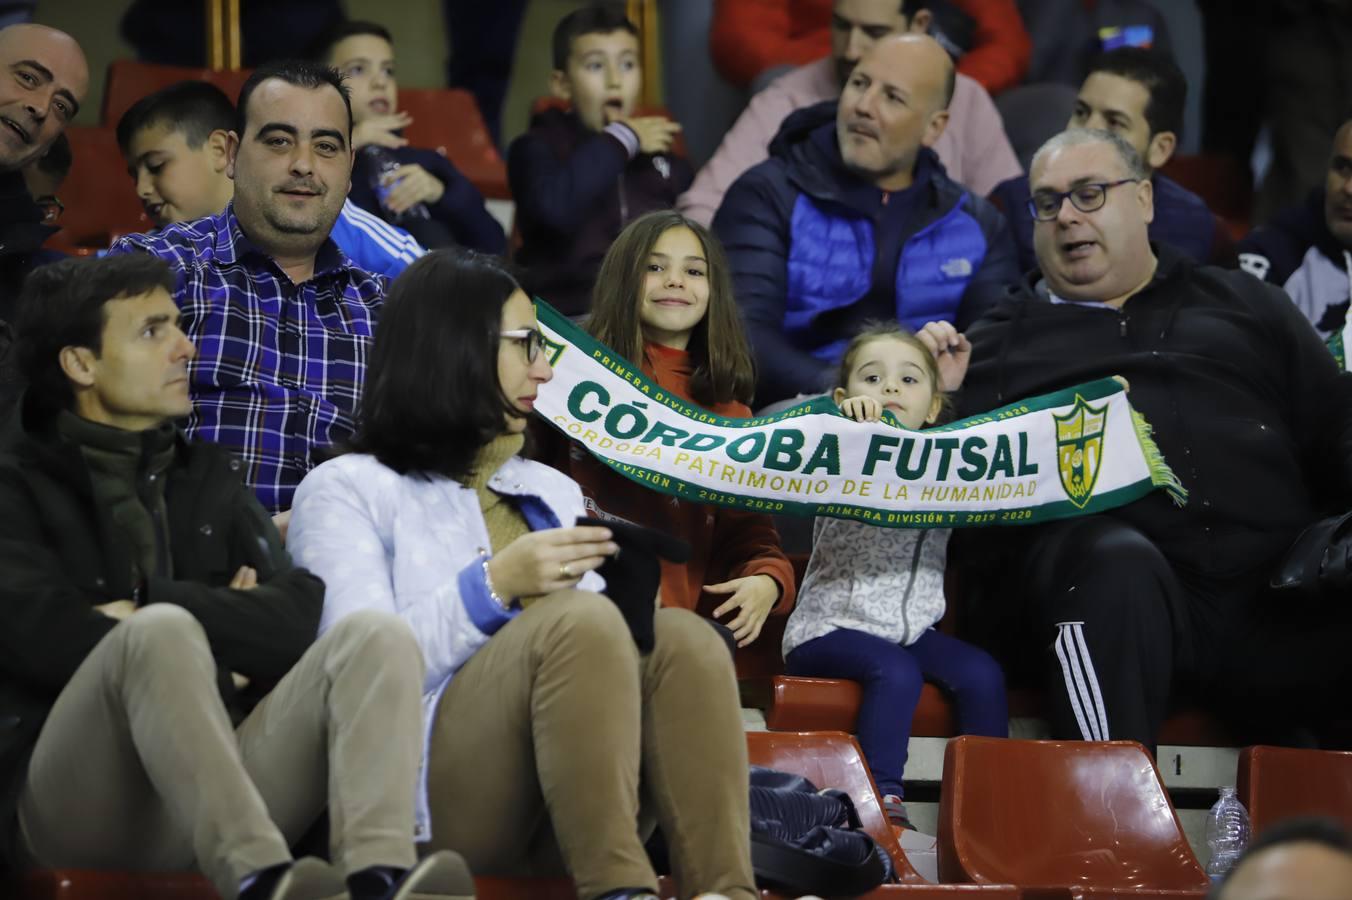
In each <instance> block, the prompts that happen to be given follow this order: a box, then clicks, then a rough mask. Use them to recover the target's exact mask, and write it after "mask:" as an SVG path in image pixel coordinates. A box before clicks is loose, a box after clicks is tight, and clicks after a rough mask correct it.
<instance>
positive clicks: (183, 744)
mask: <svg viewBox="0 0 1352 900" xmlns="http://www.w3.org/2000/svg"><path fill="white" fill-rule="evenodd" d="M422 677H423V670H422V655H421V653H419V651H418V646H417V643H416V642H415V640H414V638H413V634H412V632H411V631H410V630H409V628H408V626H407V625H406V624H404V622H403V621H402V620H401V619H399V618H398V617H396V616H394V615H391V614H387V613H380V612H370V611H368V612H361V613H358V614H355V615H352V616H350V617H348V618H346V619H344V620H343V621H342V622H340V623H338V624H337V625H336V626H334V627H333V629H332V630H330V631H329V632H328V633H326V634H325V635H324V636H323V637H321V638H320V639H319V640H318V641H316V642H315V644H314V645H313V646H312V647H310V649H309V650H308V651H307V652H306V653H305V655H304V656H302V657H301V659H300V661H299V662H298V663H297V664H296V665H295V667H294V668H293V669H292V670H291V671H290V672H289V673H288V674H287V675H286V677H284V678H283V679H282V680H281V681H280V682H279V683H278V684H277V687H276V688H275V689H274V690H273V691H272V692H271V693H270V694H268V696H267V697H266V698H265V699H264V700H263V701H262V702H261V703H260V704H259V705H258V706H257V707H256V708H255V709H254V711H253V712H252V713H251V714H250V715H249V717H248V718H247V719H246V720H245V721H244V722H243V723H242V724H241V725H240V727H239V729H238V730H237V731H236V730H234V729H233V728H232V726H231V723H230V719H229V717H228V715H227V713H226V710H225V707H224V705H223V704H222V702H221V698H220V694H219V692H218V690H217V687H216V663H215V661H214V660H213V659H212V655H211V649H210V647H209V646H208V644H207V638H206V634H205V633H204V632H203V630H202V627H201V626H200V625H199V624H198V622H197V620H196V619H195V618H193V616H192V615H191V614H190V613H188V612H187V611H186V610H184V609H182V608H180V607H176V606H170V605H167V604H166V605H156V606H149V607H146V608H144V609H141V610H138V611H137V612H136V613H134V614H133V615H132V616H130V617H129V618H127V619H126V620H124V621H123V622H121V623H120V624H119V625H118V626H117V627H116V628H114V629H113V630H112V631H111V632H109V633H108V635H107V636H106V637H105V638H104V639H103V640H102V641H100V642H99V644H98V646H96V647H95V648H94V650H93V652H91V653H90V654H89V657H88V658H87V659H85V661H84V663H83V664H82V665H81V666H80V668H79V669H78V670H76V672H75V675H74V676H73V677H72V678H71V680H70V683H69V684H67V685H66V687H65V689H64V690H63V691H62V692H61V695H60V697H59V698H58V699H57V701H56V704H55V706H54V707H53V708H52V712H51V715H50V717H49V718H48V719H47V722H46V724H45V725H44V726H43V729H42V733H41V735H40V736H39V738H38V743H37V747H36V749H35V752H34V754H33V759H32V762H31V763H30V765H29V769H28V780H27V783H26V784H25V786H24V788H23V792H22V794H21V796H20V800H19V824H20V827H21V828H22V831H23V835H24V840H25V842H26V844H27V850H28V855H29V856H30V857H31V858H32V860H33V861H34V863H36V864H40V865H45V866H61V867H75V868H94V869H98V868H117V869H139V870H164V871H168V870H179V869H190V868H194V867H196V868H198V869H200V870H201V871H202V872H203V874H205V875H206V876H207V878H208V879H210V881H211V882H212V884H214V885H215V886H216V889H217V890H218V891H219V892H220V893H221V894H222V896H224V897H227V898H231V897H234V896H235V895H236V894H237V893H238V890H239V883H240V881H241V880H242V879H243V878H244V877H245V876H246V875H248V874H250V873H251V872H256V871H258V870H259V869H263V868H266V867H268V866H272V865H276V864H279V863H284V862H287V861H288V860H290V858H291V855H290V852H289V850H288V847H289V846H290V844H291V843H292V842H294V841H296V840H297V839H299V838H300V837H301V835H303V834H304V833H305V831H306V830H307V829H308V828H309V827H310V826H311V825H313V824H314V822H315V820H316V819H317V818H318V817H319V815H320V813H322V812H323V811H324V809H325V807H326V806H327V807H328V809H329V813H330V817H331V824H332V829H331V833H332V843H333V854H334V855H333V859H334V860H335V861H336V862H341V863H342V865H343V866H344V868H345V869H346V871H347V872H349V873H350V872H355V871H358V870H360V869H364V868H366V867H368V866H373V865H385V866H399V867H409V866H412V865H413V863H414V860H415V854H414V845H413V825H414V811H413V806H414V797H415V794H414V784H415V778H416V774H417V768H418V759H419V754H420V751H421V744H422V739H421V732H422V725H421V703H420V700H419V695H420V693H421V690H422Z"/></svg>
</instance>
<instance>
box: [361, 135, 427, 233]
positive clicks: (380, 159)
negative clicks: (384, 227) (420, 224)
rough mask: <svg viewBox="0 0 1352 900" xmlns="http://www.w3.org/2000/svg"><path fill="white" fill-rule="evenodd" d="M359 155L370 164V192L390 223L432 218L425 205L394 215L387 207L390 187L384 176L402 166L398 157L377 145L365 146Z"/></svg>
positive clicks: (416, 205)
mask: <svg viewBox="0 0 1352 900" xmlns="http://www.w3.org/2000/svg"><path fill="white" fill-rule="evenodd" d="M361 154H362V155H363V156H365V157H366V158H367V159H369V160H370V162H371V190H373V191H375V192H376V197H378V198H379V199H380V208H381V209H383V210H385V212H386V214H387V215H388V216H389V217H390V219H391V221H393V222H395V223H398V222H402V221H405V220H407V219H430V218H431V217H432V214H431V213H430V212H428V210H427V204H425V203H418V204H415V205H414V206H410V207H409V208H408V209H406V210H404V211H403V213H396V212H395V211H394V210H392V209H390V207H389V206H388V205H387V203H386V201H387V200H388V199H389V196H390V186H389V185H388V184H385V176H386V175H388V174H389V173H390V172H393V171H394V170H395V169H398V168H399V167H400V166H401V165H403V163H401V162H399V158H398V157H396V156H395V155H394V154H393V153H391V152H390V151H389V150H387V149H386V148H384V147H382V146H380V145H379V144H367V145H366V146H365V147H362V148H361Z"/></svg>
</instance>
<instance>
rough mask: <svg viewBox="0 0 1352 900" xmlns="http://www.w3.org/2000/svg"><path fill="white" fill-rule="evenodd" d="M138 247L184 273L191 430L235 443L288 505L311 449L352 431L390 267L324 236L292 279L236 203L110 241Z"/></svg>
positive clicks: (266, 486) (260, 479) (267, 490)
mask: <svg viewBox="0 0 1352 900" xmlns="http://www.w3.org/2000/svg"><path fill="white" fill-rule="evenodd" d="M137 250H141V251H144V252H146V253H150V254H151V255H153V256H158V257H159V258H160V259H163V260H165V261H166V262H168V263H169V264H170V265H171V266H173V268H174V269H175V271H176V272H177V273H178V275H179V285H178V288H177V289H176V291H175V295H174V300H175V302H176V303H178V306H179V310H180V311H181V312H182V315H183V325H182V327H183V331H184V332H185V333H186V334H187V335H188V337H189V338H190V339H191V340H192V342H193V343H194V344H196V345H197V357H196V358H195V359H194V360H193V361H192V363H190V365H189V377H190V379H191V388H192V401H193V411H192V415H191V416H190V417H189V418H188V422H187V425H186V430H187V433H188V435H189V436H190V437H192V438H195V439H199V440H206V441H212V442H214V443H218V444H223V445H225V446H226V447H229V448H230V449H231V450H233V451H234V452H235V453H236V454H237V455H238V456H239V457H240V459H242V460H243V461H244V463H245V469H246V480H247V481H248V483H249V485H250V486H251V487H252V488H253V489H254V491H255V492H256V493H257V494H258V499H259V501H260V502H262V504H263V505H264V506H265V507H267V508H268V509H269V510H270V511H272V512H274V513H275V512H279V511H281V510H285V509H289V508H290V507H291V497H292V495H293V494H294V493H295V491H296V486H297V485H298V484H300V480H301V478H303V477H304V476H305V473H306V472H308V471H310V469H311V468H312V467H313V466H314V465H315V460H314V453H315V451H316V450H318V449H320V448H322V447H326V446H328V445H329V444H332V443H334V442H335V441H340V440H343V439H344V438H346V437H348V436H349V435H350V434H351V433H352V429H353V426H354V420H355V415H356V411H357V400H358V398H359V397H360V396H361V388H362V383H363V381H364V380H365V376H366V353H367V350H368V348H369V346H370V343H371V337H372V334H373V333H374V331H375V325H376V318H377V316H378V315H379V313H380V307H381V305H382V303H383V302H384V298H385V288H386V285H387V281H386V279H385V278H384V276H381V275H373V274H371V273H370V272H366V271H364V270H362V269H358V268H357V267H355V266H354V265H353V264H352V262H351V261H350V260H349V259H348V258H347V257H346V256H344V255H343V252H342V251H341V250H339V249H338V247H337V245H335V244H334V243H333V241H331V240H327V241H325V242H324V245H323V246H322V247H321V248H320V249H319V253H318V254H317V256H316V258H315V274H314V277H312V278H311V279H310V280H309V281H306V282H304V283H302V284H299V285H297V284H293V283H292V282H291V280H290V279H289V278H288V277H287V276H286V274H285V273H283V272H282V270H281V268H280V267H279V266H278V265H277V264H276V263H275V262H274V261H273V260H272V259H271V258H270V257H268V256H267V255H266V254H264V253H263V252H262V251H261V250H259V249H258V248H257V247H255V246H254V245H253V244H252V243H251V242H250V241H249V239H248V238H246V237H245V236H244V233H243V232H242V231H240V227H239V221H238V220H237V219H236V218H235V210H234V205H233V204H231V205H230V206H227V207H226V208H225V211H224V212H222V213H221V214H220V215H216V216H208V217H206V218H204V219H197V220H196V221H192V222H179V223H176V224H173V225H168V226H166V227H164V228H162V229H160V230H159V231H156V232H154V233H152V234H131V235H127V236H125V237H123V238H120V239H118V241H117V242H116V243H114V244H113V246H112V248H111V249H110V250H109V252H110V253H130V252H133V251H137Z"/></svg>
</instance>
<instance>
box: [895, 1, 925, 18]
mask: <svg viewBox="0 0 1352 900" xmlns="http://www.w3.org/2000/svg"><path fill="white" fill-rule="evenodd" d="M922 9H929V0H901V14H902V15H903V16H905V17H906V18H907V20H910V19H914V18H915V14H916V13H918V12H920V10H922Z"/></svg>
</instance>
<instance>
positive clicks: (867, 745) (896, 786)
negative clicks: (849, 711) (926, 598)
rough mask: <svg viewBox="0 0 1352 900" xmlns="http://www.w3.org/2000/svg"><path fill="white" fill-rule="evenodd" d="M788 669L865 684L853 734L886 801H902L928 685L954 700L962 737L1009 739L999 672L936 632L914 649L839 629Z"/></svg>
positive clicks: (805, 649)
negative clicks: (890, 797)
mask: <svg viewBox="0 0 1352 900" xmlns="http://www.w3.org/2000/svg"><path fill="white" fill-rule="evenodd" d="M785 664H786V665H785V667H786V670H787V671H788V673H789V674H790V675H803V676H807V677H810V678H846V679H849V680H850V681H857V682H859V683H860V685H861V686H862V687H863V689H864V700H863V704H862V705H861V706H860V707H859V724H858V727H857V729H856V731H857V735H858V738H859V746H860V747H862V748H863V750H864V758H865V759H866V760H867V761H868V766H869V769H870V770H872V772H873V780H874V781H876V782H877V783H878V790H880V791H882V792H883V793H884V794H896V795H897V796H898V797H900V796H902V793H901V791H902V788H901V773H902V770H903V769H905V767H906V751H907V745H908V744H909V743H910V740H911V717H912V716H913V715H915V707H916V704H918V703H919V702H920V688H921V686H922V685H923V684H924V682H925V681H927V680H928V681H931V682H933V683H934V684H935V685H937V686H938V687H939V688H941V689H942V690H943V691H944V693H946V694H948V695H949V696H950V697H952V698H953V701H954V704H955V705H956V706H957V713H958V733H959V734H981V735H986V736H988V737H1008V736H1009V709H1008V702H1007V700H1006V698H1005V675H1004V672H1003V671H1002V670H1001V669H1000V664H999V663H997V662H996V661H995V660H994V659H993V658H991V656H989V655H988V654H987V653H986V652H985V651H984V650H980V649H978V648H976V647H973V646H972V645H971V644H968V643H964V642H963V641H960V640H958V639H957V638H955V637H950V636H949V635H946V634H943V633H942V632H939V631H935V630H934V629H933V628H931V629H929V630H928V631H926V632H925V633H924V634H922V635H921V636H920V639H919V640H917V641H916V642H915V643H914V644H911V645H910V646H909V647H903V646H901V645H900V644H894V643H892V642H891V641H886V640H883V639H882V638H880V637H874V636H873V635H871V634H866V633H864V632H862V631H854V630H852V629H849V628H838V629H836V630H835V631H833V632H831V633H830V634H825V635H822V636H821V637H819V638H816V639H814V640H811V641H808V642H807V643H806V644H802V645H800V646H798V647H795V648H794V649H793V651H792V652H790V653H789V655H788V657H786V658H785Z"/></svg>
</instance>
